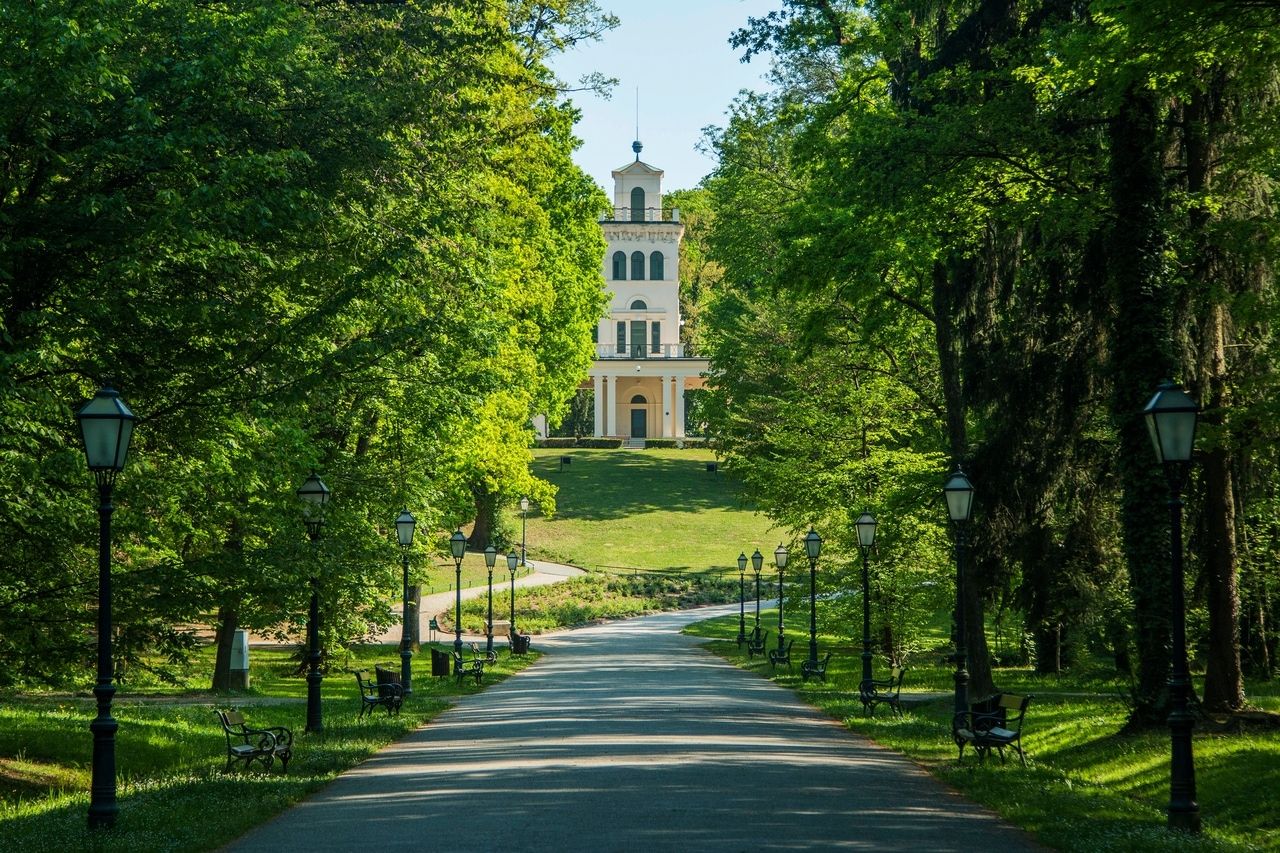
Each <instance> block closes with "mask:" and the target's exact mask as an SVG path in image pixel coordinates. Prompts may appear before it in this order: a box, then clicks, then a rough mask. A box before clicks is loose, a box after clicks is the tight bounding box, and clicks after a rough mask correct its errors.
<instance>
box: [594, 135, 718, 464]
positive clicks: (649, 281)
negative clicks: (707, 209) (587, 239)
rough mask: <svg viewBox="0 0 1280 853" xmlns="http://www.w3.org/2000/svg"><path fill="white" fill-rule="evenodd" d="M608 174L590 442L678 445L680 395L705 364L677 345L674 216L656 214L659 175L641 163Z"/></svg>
mask: <svg viewBox="0 0 1280 853" xmlns="http://www.w3.org/2000/svg"><path fill="white" fill-rule="evenodd" d="M642 147H643V146H641V144H640V143H639V142H635V143H633V144H632V146H631V148H632V151H634V152H635V155H636V157H635V161H634V162H631V163H628V164H627V165H625V166H622V167H620V168H618V169H615V170H614V171H613V210H612V211H611V212H610V213H609V214H606V215H605V216H603V217H601V220H600V228H601V230H603V232H604V237H605V240H606V241H607V242H608V245H609V248H608V250H607V251H606V252H605V257H604V269H603V273H604V278H605V286H606V289H607V290H608V291H609V292H610V294H611V299H610V303H609V313H608V314H607V315H606V316H605V317H603V318H601V320H600V322H599V324H598V325H597V327H596V334H595V341H596V358H595V361H594V362H593V363H592V366H591V373H590V376H589V378H588V380H587V382H586V383H584V386H583V387H585V388H590V389H592V390H593V391H594V395H595V431H594V434H595V436H596V437H604V436H609V437H620V438H626V439H644V438H684V436H685V392H686V391H687V390H690V389H693V388H701V387H703V386H704V385H705V381H706V380H705V379H704V378H703V374H704V373H705V372H706V370H707V360H706V359H703V358H697V357H696V356H695V355H694V353H692V352H691V351H690V350H689V348H688V347H687V346H686V345H685V344H683V343H682V342H681V340H680V327H681V325H682V321H681V319H680V282H679V271H680V241H681V239H682V238H683V236H684V225H683V224H682V223H681V222H680V211H679V209H675V208H671V209H668V208H664V207H663V206H662V170H661V169H656V168H654V167H653V166H650V165H649V164H648V163H645V162H643V161H642V160H641V159H640V151H641V149H642Z"/></svg>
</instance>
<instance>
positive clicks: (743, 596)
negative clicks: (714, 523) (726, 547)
mask: <svg viewBox="0 0 1280 853" xmlns="http://www.w3.org/2000/svg"><path fill="white" fill-rule="evenodd" d="M746 639H747V552H746V551H743V552H742V553H741V554H739V555H738V645H739V646H741V645H742V644H743V642H744V641H746Z"/></svg>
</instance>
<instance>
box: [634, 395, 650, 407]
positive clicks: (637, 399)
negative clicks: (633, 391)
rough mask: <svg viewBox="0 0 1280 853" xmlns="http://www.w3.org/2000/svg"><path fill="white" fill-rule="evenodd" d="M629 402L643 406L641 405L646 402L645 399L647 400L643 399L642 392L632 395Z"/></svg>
mask: <svg viewBox="0 0 1280 853" xmlns="http://www.w3.org/2000/svg"><path fill="white" fill-rule="evenodd" d="M631 402H632V403H634V404H636V405H639V406H643V405H644V404H645V403H646V402H648V401H647V400H645V398H644V395H643V394H637V395H635V396H634V397H632V398H631Z"/></svg>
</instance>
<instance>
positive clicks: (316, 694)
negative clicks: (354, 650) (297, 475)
mask: <svg viewBox="0 0 1280 853" xmlns="http://www.w3.org/2000/svg"><path fill="white" fill-rule="evenodd" d="M298 497H300V498H302V506H303V517H302V520H303V523H304V524H306V526H307V538H308V539H310V540H311V562H312V574H311V607H310V608H309V610H308V612H307V728H306V730H307V731H309V732H322V731H324V716H323V711H322V709H321V705H320V682H322V681H323V680H324V676H322V675H321V674H320V657H321V656H320V579H319V578H318V577H316V575H315V562H316V554H315V552H316V550H317V548H318V547H319V542H320V531H321V530H322V529H323V528H324V508H325V505H326V504H328V503H329V487H328V486H326V485H325V484H324V481H323V480H321V479H320V478H319V477H318V476H317V475H316V472H315V471H312V472H311V474H310V476H308V477H307V479H306V481H305V482H304V483H303V484H302V488H300V489H298Z"/></svg>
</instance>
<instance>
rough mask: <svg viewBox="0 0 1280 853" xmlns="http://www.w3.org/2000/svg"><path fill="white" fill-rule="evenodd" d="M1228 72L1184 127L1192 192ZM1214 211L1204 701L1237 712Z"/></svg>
mask: <svg viewBox="0 0 1280 853" xmlns="http://www.w3.org/2000/svg"><path fill="white" fill-rule="evenodd" d="M1225 87H1226V78H1225V76H1224V74H1223V73H1222V71H1221V70H1218V71H1215V72H1213V73H1212V75H1211V80H1210V83H1209V85H1208V86H1206V87H1205V90H1204V91H1201V92H1197V93H1195V94H1194V95H1193V96H1192V97H1191V99H1190V102H1189V103H1188V105H1187V109H1186V115H1185V121H1184V122H1183V126H1184V128H1185V131H1184V134H1185V135H1184V139H1185V147H1186V157H1187V190H1188V193H1189V194H1190V195H1191V196H1192V197H1193V198H1195V197H1197V196H1201V195H1203V194H1205V193H1207V192H1208V191H1209V190H1210V188H1211V184H1212V181H1213V167H1212V164H1213V160H1214V157H1215V150H1216V146H1215V144H1214V138H1215V136H1216V134H1217V133H1218V132H1220V125H1221V119H1222V114H1223V110H1222V101H1223V92H1224V89H1225ZM1209 218H1210V214H1209V210H1208V208H1207V207H1206V206H1205V205H1203V204H1199V205H1196V206H1194V207H1193V208H1192V210H1191V213H1190V216H1189V230H1190V232H1191V238H1192V239H1193V240H1194V241H1195V247H1196V256H1195V263H1194V266H1193V269H1194V278H1195V280H1196V281H1197V282H1198V284H1199V286H1198V287H1197V288H1196V291H1197V292H1198V293H1200V294H1203V295H1204V299H1205V303H1206V304H1204V305H1203V306H1201V310H1200V314H1201V317H1202V318H1203V319H1202V327H1201V333H1200V359H1199V361H1200V371H1199V372H1200V376H1199V379H1200V383H1199V384H1200V391H1201V394H1202V395H1203V398H1202V400H1201V402H1202V403H1203V405H1204V408H1205V413H1204V415H1203V420H1204V422H1205V423H1206V424H1211V425H1213V426H1215V427H1218V428H1219V432H1220V433H1221V437H1220V439H1219V440H1218V442H1217V443H1216V445H1215V446H1214V447H1213V448H1212V449H1211V450H1209V451H1208V452H1207V453H1205V454H1204V459H1203V465H1202V470H1203V471H1204V490H1205V493H1204V506H1203V508H1202V511H1203V513H1204V527H1205V541H1204V549H1203V553H1204V560H1203V571H1204V572H1205V579H1206V581H1207V584H1206V587H1207V589H1208V608H1209V650H1208V661H1207V669H1206V672H1205V684H1204V704H1205V707H1206V708H1208V709H1209V710H1211V711H1236V710H1239V709H1240V708H1242V707H1243V706H1244V678H1243V674H1242V673H1241V669H1240V635H1239V629H1240V596H1239V593H1238V591H1237V582H1236V578H1237V573H1238V560H1237V549H1236V501H1235V494H1234V482H1233V473H1232V465H1231V454H1230V450H1229V448H1230V444H1231V442H1230V434H1229V432H1227V431H1226V430H1224V429H1223V427H1224V420H1225V418H1224V413H1225V411H1226V409H1227V408H1228V407H1229V406H1230V405H1231V399H1230V386H1229V384H1228V380H1229V376H1228V373H1229V367H1228V364H1227V322H1228V318H1227V311H1226V308H1225V307H1224V306H1223V299H1224V295H1223V294H1224V289H1223V287H1222V281H1221V280H1222V279H1224V278H1226V276H1224V275H1223V271H1222V264H1221V263H1220V262H1219V256H1218V252H1217V250H1216V249H1215V247H1214V246H1213V245H1211V243H1210V239H1209V237H1208V235H1207V230H1208V225H1209Z"/></svg>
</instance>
